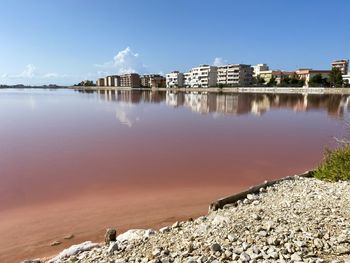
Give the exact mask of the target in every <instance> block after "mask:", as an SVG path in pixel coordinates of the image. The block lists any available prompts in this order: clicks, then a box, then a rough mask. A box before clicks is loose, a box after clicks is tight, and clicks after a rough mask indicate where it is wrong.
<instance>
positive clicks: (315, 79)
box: [309, 74, 329, 87]
mask: <svg viewBox="0 0 350 263" xmlns="http://www.w3.org/2000/svg"><path fill="white" fill-rule="evenodd" d="M327 86H329V81H328V79H327V78H324V77H322V75H321V74H316V75H314V76H312V77H311V78H310V80H309V87H327Z"/></svg>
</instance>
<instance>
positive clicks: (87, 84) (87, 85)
mask: <svg viewBox="0 0 350 263" xmlns="http://www.w3.org/2000/svg"><path fill="white" fill-rule="evenodd" d="M74 86H78V87H81V86H85V87H91V86H96V84H95V83H94V82H93V81H92V80H83V81H81V82H79V83H78V84H74Z"/></svg>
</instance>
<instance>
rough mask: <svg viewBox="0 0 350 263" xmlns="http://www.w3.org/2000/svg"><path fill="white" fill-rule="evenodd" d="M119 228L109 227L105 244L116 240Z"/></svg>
mask: <svg viewBox="0 0 350 263" xmlns="http://www.w3.org/2000/svg"><path fill="white" fill-rule="evenodd" d="M116 238H117V230H115V229H114V228H108V229H107V230H106V234H105V244H106V245H108V244H109V243H110V242H112V241H116Z"/></svg>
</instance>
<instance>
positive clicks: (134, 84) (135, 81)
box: [120, 73, 141, 88]
mask: <svg viewBox="0 0 350 263" xmlns="http://www.w3.org/2000/svg"><path fill="white" fill-rule="evenodd" d="M120 87H130V88H139V87H141V80H140V75H139V74H137V73H129V74H124V75H121V76H120Z"/></svg>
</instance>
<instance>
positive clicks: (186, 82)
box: [184, 72, 191, 88]
mask: <svg viewBox="0 0 350 263" xmlns="http://www.w3.org/2000/svg"><path fill="white" fill-rule="evenodd" d="M184 87H185V88H190V87H191V72H185V73H184Z"/></svg>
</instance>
